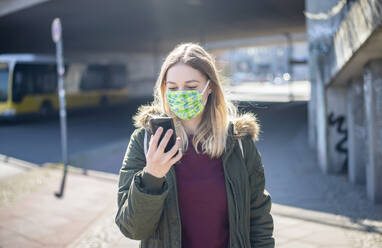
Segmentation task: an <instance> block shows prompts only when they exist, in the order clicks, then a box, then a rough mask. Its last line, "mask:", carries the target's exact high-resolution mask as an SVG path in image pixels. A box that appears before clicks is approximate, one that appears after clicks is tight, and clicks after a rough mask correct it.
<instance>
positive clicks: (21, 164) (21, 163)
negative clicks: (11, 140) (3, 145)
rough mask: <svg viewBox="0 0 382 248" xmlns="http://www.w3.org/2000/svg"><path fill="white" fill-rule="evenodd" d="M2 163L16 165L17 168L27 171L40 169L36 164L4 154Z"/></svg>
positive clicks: (0, 156) (0, 157) (1, 158)
mask: <svg viewBox="0 0 382 248" xmlns="http://www.w3.org/2000/svg"><path fill="white" fill-rule="evenodd" d="M0 162H3V163H6V164H11V165H15V166H18V167H21V169H26V170H30V169H34V168H37V167H40V166H38V165H36V164H33V163H30V162H27V161H24V160H21V159H17V158H14V157H10V156H7V155H4V154H0Z"/></svg>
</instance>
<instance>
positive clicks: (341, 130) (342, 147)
mask: <svg viewBox="0 0 382 248" xmlns="http://www.w3.org/2000/svg"><path fill="white" fill-rule="evenodd" d="M328 125H329V126H330V127H335V128H336V131H337V133H338V135H339V136H340V137H341V138H340V140H339V141H338V142H337V143H336V145H335V149H336V151H337V152H338V153H341V154H344V155H345V160H344V162H343V164H342V171H344V172H345V171H347V165H348V148H347V147H346V142H347V140H348V130H347V128H346V126H345V116H344V115H338V116H335V115H334V113H333V112H331V113H330V114H329V116H328Z"/></svg>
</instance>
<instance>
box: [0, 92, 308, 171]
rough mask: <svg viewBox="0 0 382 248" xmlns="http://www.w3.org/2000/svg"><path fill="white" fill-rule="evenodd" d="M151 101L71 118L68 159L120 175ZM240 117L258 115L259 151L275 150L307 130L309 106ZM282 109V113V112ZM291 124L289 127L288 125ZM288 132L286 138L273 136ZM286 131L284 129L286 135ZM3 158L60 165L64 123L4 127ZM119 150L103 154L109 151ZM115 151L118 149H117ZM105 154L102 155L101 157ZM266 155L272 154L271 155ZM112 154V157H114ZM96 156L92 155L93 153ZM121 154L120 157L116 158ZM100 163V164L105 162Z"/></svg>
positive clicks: (261, 106) (0, 133) (264, 108)
mask: <svg viewBox="0 0 382 248" xmlns="http://www.w3.org/2000/svg"><path fill="white" fill-rule="evenodd" d="M147 101H149V100H148V99H143V100H142V99H141V100H132V101H131V102H130V103H129V104H127V105H124V106H119V107H114V108H109V109H107V110H102V111H101V110H93V111H81V112H76V113H71V114H69V115H68V120H67V124H68V153H69V158H73V157H76V156H78V155H81V154H86V153H89V154H91V155H90V156H91V157H92V160H89V159H88V160H87V162H82V163H79V164H77V165H76V166H80V167H84V168H88V169H93V170H100V171H107V172H112V173H118V172H119V168H120V165H121V159H122V158H121V156H122V155H123V152H124V150H125V149H126V146H127V142H128V139H129V137H130V134H131V133H132V132H133V130H134V127H133V125H132V119H131V117H132V116H133V115H134V114H135V113H136V110H137V107H138V106H139V105H141V104H144V103H146V102H147ZM240 106H241V107H240V109H241V110H242V111H251V112H254V113H256V114H257V115H258V118H259V121H260V123H261V125H262V127H263V128H262V130H263V133H262V135H261V136H260V138H261V140H260V142H259V145H260V146H262V144H263V143H264V142H263V141H265V142H268V141H271V140H272V142H274V141H275V140H277V141H280V142H278V143H277V144H274V145H276V146H278V145H283V144H284V143H285V142H287V139H288V137H289V136H291V135H292V136H293V134H294V133H295V132H297V131H298V130H300V127H305V126H306V107H307V105H306V103H305V102H299V103H249V102H244V103H243V104H241V105H240ZM280 109H282V111H280ZM286 120H287V121H286ZM280 123H281V124H282V125H289V126H288V129H287V130H288V132H287V133H286V135H284V136H283V137H282V138H278V137H280V135H279V134H278V133H276V132H275V131H274V130H281V131H282V130H284V129H283V126H281V129H280ZM285 130H286V129H285ZM0 137H1V142H0V154H3V155H6V156H11V157H15V158H18V159H22V160H26V161H29V162H32V163H35V164H39V165H42V164H44V163H49V162H59V161H61V138H60V122H59V119H58V116H57V117H55V118H51V119H45V120H41V119H37V118H35V119H29V120H25V121H18V122H2V123H0ZM113 144H116V145H117V146H118V147H117V150H116V149H115V148H113V149H114V150H113V149H109V150H107V149H106V150H105V149H102V148H104V147H107V146H108V145H111V146H113ZM114 146H115V145H114ZM102 150H103V151H104V154H102V153H101V152H99V151H102ZM267 150H268V149H267ZM111 151H112V152H113V154H111ZM91 152H93V153H91ZM115 154H117V155H115ZM101 160H102V161H101Z"/></svg>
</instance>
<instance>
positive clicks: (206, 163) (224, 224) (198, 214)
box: [174, 136, 229, 248]
mask: <svg viewBox="0 0 382 248" xmlns="http://www.w3.org/2000/svg"><path fill="white" fill-rule="evenodd" d="M191 140H192V136H191V137H189V146H188V149H187V151H186V152H184V154H183V157H182V159H181V161H180V163H179V164H175V165H174V166H175V167H174V169H175V173H176V182H177V187H178V203H179V211H180V217H181V223H182V247H183V248H200V247H209V248H223V247H227V245H228V240H229V222H228V208H227V194H226V188H225V183H224V173H223V167H222V160H221V158H218V159H211V158H210V157H209V156H208V155H206V154H201V153H200V154H197V153H196V151H195V150H194V147H193V145H192V142H191ZM199 151H201V148H200V149H199Z"/></svg>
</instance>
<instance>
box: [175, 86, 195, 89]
mask: <svg viewBox="0 0 382 248" xmlns="http://www.w3.org/2000/svg"><path fill="white" fill-rule="evenodd" d="M196 88H197V86H194V87H187V89H191V90H193V89H196ZM168 89H169V90H176V89H177V88H168Z"/></svg>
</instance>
